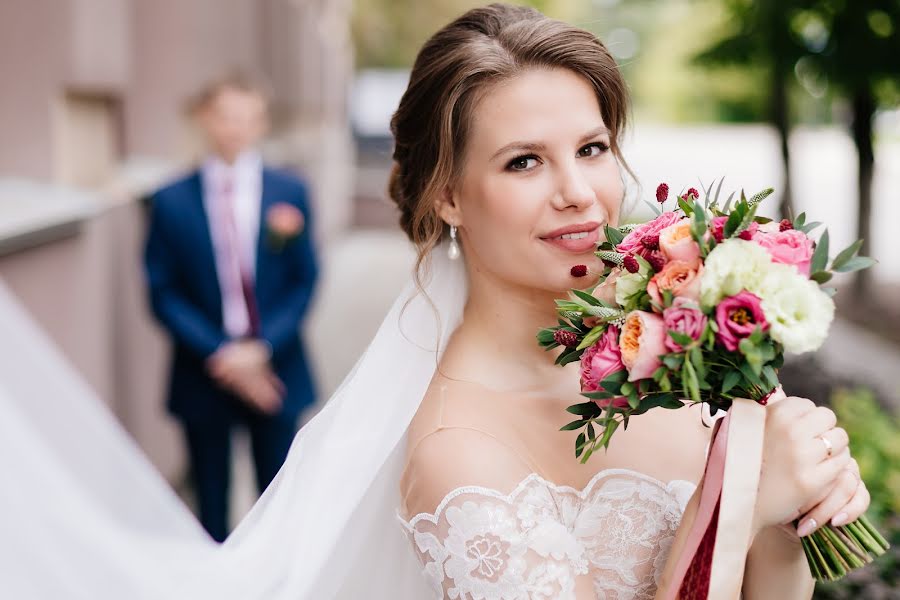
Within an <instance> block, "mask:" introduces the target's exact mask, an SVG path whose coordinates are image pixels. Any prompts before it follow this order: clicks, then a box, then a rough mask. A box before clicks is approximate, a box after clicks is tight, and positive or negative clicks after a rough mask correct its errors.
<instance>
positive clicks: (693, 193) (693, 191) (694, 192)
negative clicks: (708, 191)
mask: <svg viewBox="0 0 900 600" xmlns="http://www.w3.org/2000/svg"><path fill="white" fill-rule="evenodd" d="M690 196H693V197H694V198H699V197H700V192H698V191H697V189H696V188H688V191H687V193H686V194H685V195H684V197H685V198H688V197H690Z"/></svg>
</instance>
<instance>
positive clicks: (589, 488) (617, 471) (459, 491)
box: [397, 468, 697, 530]
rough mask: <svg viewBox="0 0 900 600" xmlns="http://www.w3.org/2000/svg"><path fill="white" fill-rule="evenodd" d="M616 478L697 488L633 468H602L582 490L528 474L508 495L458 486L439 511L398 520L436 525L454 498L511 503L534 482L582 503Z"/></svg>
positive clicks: (664, 486) (666, 487) (407, 524)
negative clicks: (469, 496) (574, 496)
mask: <svg viewBox="0 0 900 600" xmlns="http://www.w3.org/2000/svg"><path fill="white" fill-rule="evenodd" d="M615 475H629V476H631V477H634V478H636V479H640V480H642V481H644V482H647V483H651V484H654V485H657V486H659V487H660V488H662V489H664V490H666V491H669V490H671V489H672V488H673V487H675V486H678V485H681V484H688V485H690V486H691V487H696V486H697V484H696V483H694V482H693V481H688V480H686V479H672V480H671V481H669V482H668V483H666V482H664V481H661V480H659V479H657V478H655V477H651V476H650V475H647V474H645V473H641V472H640V471H635V470H634V469H627V468H609V469H602V470H600V471H598V472H597V473H595V474H594V476H593V477H591V479H590V480H589V481H588V482H587V484H586V485H585V486H584V487H583V488H582V489H580V490H579V489H577V488H575V487H572V486H569V485H560V484H556V483H553V482H552V481H549V480H547V479H545V478H544V477H542V476H541V475H539V474H538V473H529V474H528V475H526V476H525V477H524V478H523V479H522V481H520V482H519V483H518V484H517V485H516V487H515V488H513V490H512V491H511V492H509V493H508V494H504V493H503V492H501V491H499V490H497V489H495V488H491V487H486V486H480V485H470V486H461V487H457V488H454V489H452V490H450V491H449V492H448V493H447V495H446V496H444V497H443V499H442V500H441V502H440V503H439V504H438V506H437V508H436V509H435V511H434V512H433V513H427V512H423V513H419V514H417V515H415V516H414V517H413V518H412V519H410V520H408V521H407V520H406V519H404V518H403V515H401V514H400V513H399V511H398V513H397V518H399V519H400V522H401V523H402V524H403V525H404V526H405V527H406V528H407V529H410V530H412V529H414V528H415V526H416V525H417V524H418V523H419V522H420V521H429V522H431V523H437V522H438V521H439V520H440V518H441V515H442V514H443V512H444V510H445V509H446V508H447V505H448V504H449V503H450V502H452V501H453V500H454V499H455V498H457V497H459V496H461V495H463V494H478V495H481V496H487V497H490V498H496V499H498V500H502V501H504V502H511V501H512V500H514V499H515V497H516V496H518V495H519V494H520V493H521V492H522V490H524V489H525V488H526V487H528V485H529V484H531V483H532V482H537V483H539V484H541V485H542V486H544V487H547V488H549V489H552V490H555V491H557V492H562V493H574V494H577V495H578V497H579V498H580V499H581V500H584V499H585V498H587V497H588V495H590V494H591V492H593V491H594V487H596V485H597V483H598V482H599V481H600V480H602V479H605V478H610V477H613V476H615Z"/></svg>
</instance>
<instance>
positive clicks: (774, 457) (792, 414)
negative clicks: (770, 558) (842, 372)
mask: <svg viewBox="0 0 900 600" xmlns="http://www.w3.org/2000/svg"><path fill="white" fill-rule="evenodd" d="M836 422H837V420H836V417H835V415H834V412H833V411H832V410H831V409H828V408H825V407H817V406H816V405H815V404H813V403H812V401H810V400H807V399H805V398H797V397H794V396H791V397H785V396H784V393H783V392H782V391H781V390H780V389H779V390H778V392H777V394H776V396H773V398H772V399H770V401H769V406H768V407H767V409H766V425H765V443H764V445H763V462H762V472H761V474H760V482H759V494H758V496H757V501H756V510H755V511H754V515H753V517H754V521H753V527H754V531H759V530H760V529H762V528H763V527H768V526H772V525H780V524H782V523H785V522H789V521H791V520H792V519H796V518H797V517H798V516H799V515H801V514H803V513H804V512H805V511H804V508H808V507H813V506H817V505H819V503H820V502H824V501H826V500H828V501H829V502H830V499H829V493H830V492H831V491H832V489H834V488H835V487H836V483H837V482H838V481H839V479H840V478H841V476H842V475H843V474H844V473H845V472H846V469H847V467H848V466H849V465H850V464H851V458H850V452H849V450H848V449H847V443H848V438H847V433H846V432H845V431H844V430H843V429H841V428H840V427H835V424H836ZM822 438H824V439H825V440H827V443H826V442H824V441H823V440H822ZM829 445H830V446H831V452H830V456H829V452H828V446H829ZM845 500H847V499H846V498H845ZM835 503H836V502H835ZM845 503H846V502H845ZM833 504H834V503H832V504H829V505H826V506H824V507H823V509H825V510H828V509H830V507H831V506H832V505H833ZM852 508H853V507H851V509H852Z"/></svg>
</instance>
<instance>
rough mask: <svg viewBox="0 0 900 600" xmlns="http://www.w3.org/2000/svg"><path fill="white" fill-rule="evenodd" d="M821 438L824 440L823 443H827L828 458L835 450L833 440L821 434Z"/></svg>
mask: <svg viewBox="0 0 900 600" xmlns="http://www.w3.org/2000/svg"><path fill="white" fill-rule="evenodd" d="M819 439H820V440H822V443H823V444H825V455H826V456H827V457H828V458H831V455H832V453H833V452H834V446H832V445H831V440H829V439H828V438H827V437H825V436H824V435H820V436H819Z"/></svg>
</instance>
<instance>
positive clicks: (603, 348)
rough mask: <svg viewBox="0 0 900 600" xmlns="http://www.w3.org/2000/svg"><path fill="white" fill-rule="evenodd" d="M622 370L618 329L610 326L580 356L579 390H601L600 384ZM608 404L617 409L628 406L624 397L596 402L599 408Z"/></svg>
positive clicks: (623, 366)
mask: <svg viewBox="0 0 900 600" xmlns="http://www.w3.org/2000/svg"><path fill="white" fill-rule="evenodd" d="M624 368H625V365H624V364H622V353H621V351H620V350H619V329H618V328H617V327H615V326H613V325H610V326H609V327H607V329H606V331H605V332H604V333H603V335H602V336H600V339H599V340H597V341H596V342H595V343H594V345H593V346H591V347H590V348H588V349H587V350H585V351H584V354H582V355H581V390H582V391H583V392H598V391H600V390H602V389H603V388H602V387H600V382H601V381H603V380H604V379H606V378H607V377H609V376H610V375H612V374H613V373H615V372H616V371H621V370H622V369H624ZM610 403H612V405H613V406H616V407H619V408H624V407H626V406H628V400H626V399H625V398H624V397H619V398H607V399H605V400H597V405H598V406H599V407H600V408H606V407H607V406H609V404H610Z"/></svg>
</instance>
